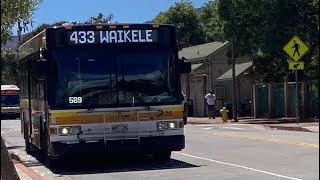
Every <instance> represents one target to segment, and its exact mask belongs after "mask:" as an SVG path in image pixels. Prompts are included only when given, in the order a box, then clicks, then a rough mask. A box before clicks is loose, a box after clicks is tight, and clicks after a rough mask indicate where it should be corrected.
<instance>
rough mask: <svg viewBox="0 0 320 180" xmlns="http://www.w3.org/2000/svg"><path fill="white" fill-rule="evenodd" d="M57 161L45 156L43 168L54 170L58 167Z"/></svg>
mask: <svg viewBox="0 0 320 180" xmlns="http://www.w3.org/2000/svg"><path fill="white" fill-rule="evenodd" d="M58 162H59V159H52V158H51V157H50V156H48V155H45V163H44V164H45V166H46V167H47V168H49V169H51V168H55V167H57V166H58Z"/></svg>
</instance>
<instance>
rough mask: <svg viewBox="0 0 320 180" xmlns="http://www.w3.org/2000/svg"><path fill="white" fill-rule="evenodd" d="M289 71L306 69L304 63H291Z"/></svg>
mask: <svg viewBox="0 0 320 180" xmlns="http://www.w3.org/2000/svg"><path fill="white" fill-rule="evenodd" d="M289 69H290V70H303V69H304V62H303V61H298V62H289Z"/></svg>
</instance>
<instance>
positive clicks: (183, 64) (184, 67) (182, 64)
mask: <svg viewBox="0 0 320 180" xmlns="http://www.w3.org/2000/svg"><path fill="white" fill-rule="evenodd" d="M178 71H179V73H181V74H185V73H190V72H191V62H187V61H186V58H185V57H182V59H180V60H179V63H178Z"/></svg>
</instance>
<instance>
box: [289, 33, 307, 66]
mask: <svg viewBox="0 0 320 180" xmlns="http://www.w3.org/2000/svg"><path fill="white" fill-rule="evenodd" d="M283 50H284V51H285V52H286V53H287V54H288V55H289V56H290V57H291V58H292V59H293V60H294V61H299V59H301V58H302V56H303V55H305V54H306V53H307V52H308V51H309V48H308V46H307V45H306V44H305V43H304V42H303V41H301V40H300V39H299V37H298V36H294V37H293V38H292V39H291V40H290V41H289V42H288V43H287V44H286V45H285V46H284V47H283Z"/></svg>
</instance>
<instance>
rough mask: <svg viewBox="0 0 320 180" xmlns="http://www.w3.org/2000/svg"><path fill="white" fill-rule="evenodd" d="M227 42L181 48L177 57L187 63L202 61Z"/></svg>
mask: <svg viewBox="0 0 320 180" xmlns="http://www.w3.org/2000/svg"><path fill="white" fill-rule="evenodd" d="M226 44H228V42H211V43H206V44H200V45H197V46H191V47H186V48H183V49H181V50H180V51H179V57H180V58H182V57H185V58H186V59H187V60H188V61H191V62H192V61H202V60H205V58H206V57H207V56H209V55H210V54H212V53H214V52H216V51H217V50H219V49H221V48H222V47H223V46H225V45H226Z"/></svg>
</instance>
